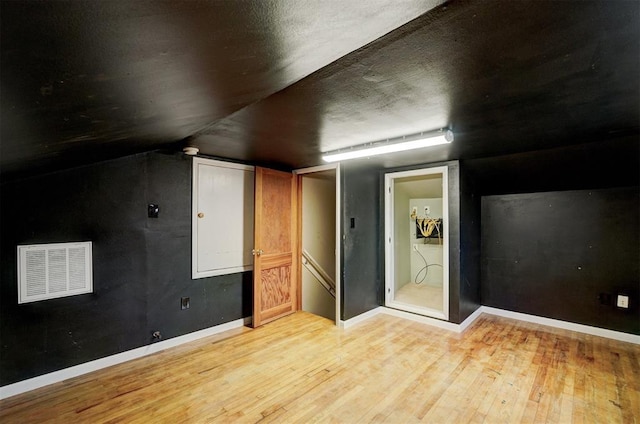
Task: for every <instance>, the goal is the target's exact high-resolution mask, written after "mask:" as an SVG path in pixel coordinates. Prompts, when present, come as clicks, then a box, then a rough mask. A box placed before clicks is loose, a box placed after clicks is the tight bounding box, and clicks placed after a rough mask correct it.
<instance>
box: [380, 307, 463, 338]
mask: <svg viewBox="0 0 640 424" xmlns="http://www.w3.org/2000/svg"><path fill="white" fill-rule="evenodd" d="M379 309H380V313H381V314H385V315H391V316H394V317H399V318H404V319H408V320H410V321H416V322H419V323H422V324H427V325H430V326H432V327H438V328H442V329H444V330H449V331H455V332H456V333H459V332H460V326H459V325H458V324H454V323H452V322H449V321H442V320H439V319H436V318H430V317H427V316H424V315H418V314H413V313H411V312H405V311H401V310H399V309H393V308H386V307H381V308H379Z"/></svg>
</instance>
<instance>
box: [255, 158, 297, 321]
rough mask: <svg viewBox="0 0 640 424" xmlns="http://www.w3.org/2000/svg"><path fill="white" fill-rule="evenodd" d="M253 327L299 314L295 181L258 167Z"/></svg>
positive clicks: (286, 175) (289, 175)
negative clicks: (297, 312)
mask: <svg viewBox="0 0 640 424" xmlns="http://www.w3.org/2000/svg"><path fill="white" fill-rule="evenodd" d="M255 172H256V173H255V178H256V181H255V196H256V197H255V225H254V237H255V243H254V265H253V326H254V327H259V326H260V325H262V324H265V323H267V322H269V321H273V320H274V319H277V318H280V317H283V316H285V315H288V314H290V313H293V312H295V311H296V310H297V306H298V301H297V297H298V293H297V281H296V279H297V275H298V272H297V269H296V267H297V265H296V263H295V261H294V258H296V257H297V256H296V255H297V249H298V242H297V237H296V229H297V226H296V219H297V211H296V207H297V189H296V185H297V184H296V178H294V175H293V174H291V173H287V172H280V171H274V170H271V169H266V168H260V167H256V171H255Z"/></svg>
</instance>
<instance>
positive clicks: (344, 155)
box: [322, 130, 453, 162]
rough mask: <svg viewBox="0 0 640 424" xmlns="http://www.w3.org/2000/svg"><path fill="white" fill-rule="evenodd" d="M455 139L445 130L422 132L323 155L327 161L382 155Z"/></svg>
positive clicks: (449, 141) (446, 142)
mask: <svg viewBox="0 0 640 424" xmlns="http://www.w3.org/2000/svg"><path fill="white" fill-rule="evenodd" d="M452 141H453V132H451V131H450V130H443V131H437V132H431V133H420V134H416V135H414V136H406V137H401V138H397V139H388V140H385V141H380V142H375V143H369V144H363V145H359V146H355V147H351V148H348V149H342V150H336V151H333V152H327V153H325V154H324V155H322V159H323V160H324V161H325V162H338V161H341V160H348V159H356V158H364V157H367V156H375V155H382V154H385V153H394V152H402V151H405V150H412V149H421V148H423V147H429V146H437V145H439V144H448V143H451V142H452Z"/></svg>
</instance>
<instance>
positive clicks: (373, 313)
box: [340, 306, 384, 328]
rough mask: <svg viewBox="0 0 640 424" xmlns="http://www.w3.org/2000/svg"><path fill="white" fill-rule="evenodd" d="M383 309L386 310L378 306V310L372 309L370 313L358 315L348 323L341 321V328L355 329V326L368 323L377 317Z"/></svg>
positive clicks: (347, 321)
mask: <svg viewBox="0 0 640 424" xmlns="http://www.w3.org/2000/svg"><path fill="white" fill-rule="evenodd" d="M382 308H384V307H383V306H378V307H377V308H374V309H371V310H370V311H367V312H364V313H362V314H360V315H356V316H355V317H353V318H351V319H348V320H346V321H342V320H341V321H340V327H342V328H349V327H353V326H354V325H356V324H358V323H360V322H362V321H366V320H368V319H369V318H371V317H374V316H376V315H378V314H379V313H380V312H381V310H382Z"/></svg>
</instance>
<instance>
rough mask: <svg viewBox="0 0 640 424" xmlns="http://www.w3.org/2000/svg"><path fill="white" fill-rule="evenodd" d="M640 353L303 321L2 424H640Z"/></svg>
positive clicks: (523, 336)
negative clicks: (520, 423)
mask: <svg viewBox="0 0 640 424" xmlns="http://www.w3.org/2000/svg"><path fill="white" fill-rule="evenodd" d="M639 421H640V347H639V346H637V345H632V344H629V343H623V342H617V341H612V340H608V339H603V338H598V337H594V336H588V335H583V334H578V333H573V332H569V331H565V330H556V329H551V328H548V327H543V326H539V325H534V324H528V323H522V322H519V321H515V320H510V319H506V318H499V317H494V316H490V315H482V316H481V317H480V318H479V319H478V320H477V321H476V322H475V323H474V324H473V325H472V326H471V327H470V328H468V329H467V330H466V331H465V332H464V333H462V334H455V333H452V332H449V331H446V330H441V329H437V328H434V327H430V326H427V325H424V324H420V323H416V322H412V321H407V320H403V319H400V318H396V317H392V316H388V315H378V316H376V317H374V318H372V319H370V320H368V321H366V322H363V323H361V324H358V325H356V326H354V327H351V328H349V329H346V330H343V329H338V328H336V327H335V326H333V323H332V322H330V321H328V320H326V319H324V318H320V317H317V316H314V315H310V314H307V313H296V314H294V315H291V316H288V317H285V318H282V319H280V320H277V321H274V322H272V323H269V324H267V325H265V326H264V327H261V328H258V329H255V330H249V329H240V330H234V331H232V332H229V333H227V334H224V335H219V336H214V337H212V338H208V339H203V340H200V341H197V342H194V343H191V344H189V345H184V346H180V347H177V348H173V349H169V350H166V351H163V352H160V353H157V354H155V355H152V356H148V357H145V358H141V359H138V360H134V361H131V362H128V363H125V364H120V365H117V366H113V367H111V368H108V369H104V370H100V371H97V372H94V373H92V374H88V375H85V376H81V377H77V378H75V379H72V380H68V381H65V382H62V383H58V384H55V385H52V386H49V387H45V388H42V389H38V390H34V391H32V392H29V393H25V394H22V395H18V396H14V397H12V398H9V399H5V400H4V401H1V402H0V422H2V423H20V424H26V423H49V422H54V423H116V422H118V423H120V422H126V423H150V422H153V423H156V422H158V423H163V422H167V423H169V422H171V423H182V422H193V423H217V422H222V423H224V422H241V423H244V422H246V423H255V422H260V423H298V422H299V423H308V422H332V423H369V422H374V423H383V422H384V423H414V422H429V423H467V422H471V423H481V422H485V423H513V422H527V423H547V422H548V423H569V422H576V423H583V422H601V423H637V422H639Z"/></svg>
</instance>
